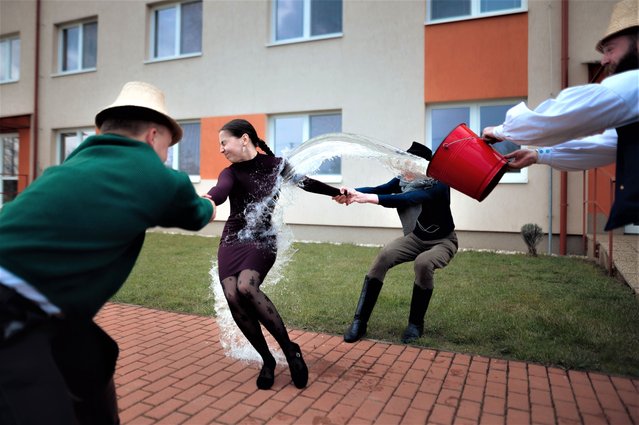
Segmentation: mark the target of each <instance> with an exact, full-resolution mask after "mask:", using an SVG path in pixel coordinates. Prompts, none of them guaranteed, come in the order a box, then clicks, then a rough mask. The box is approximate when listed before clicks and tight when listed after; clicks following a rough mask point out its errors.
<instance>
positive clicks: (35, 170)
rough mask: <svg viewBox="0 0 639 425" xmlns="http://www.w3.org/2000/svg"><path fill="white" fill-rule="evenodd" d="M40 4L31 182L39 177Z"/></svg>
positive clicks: (37, 22) (36, 51) (37, 21)
mask: <svg viewBox="0 0 639 425" xmlns="http://www.w3.org/2000/svg"><path fill="white" fill-rule="evenodd" d="M40 2H41V0H36V28H35V78H34V84H33V174H32V175H31V181H33V180H35V179H36V177H37V175H38V134H39V131H38V126H39V123H38V111H39V110H40V104H39V101H38V99H39V97H40V95H39V94H40Z"/></svg>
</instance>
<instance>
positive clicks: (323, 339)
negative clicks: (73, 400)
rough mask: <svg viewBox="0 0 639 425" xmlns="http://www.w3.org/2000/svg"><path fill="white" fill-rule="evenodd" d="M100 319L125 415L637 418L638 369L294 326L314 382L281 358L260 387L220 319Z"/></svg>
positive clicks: (186, 419) (304, 419)
mask: <svg viewBox="0 0 639 425" xmlns="http://www.w3.org/2000/svg"><path fill="white" fill-rule="evenodd" d="M97 321H98V323H100V324H101V325H102V326H103V327H104V328H105V329H106V330H107V332H109V334H111V335H112V336H113V337H114V338H115V340H116V341H117V342H118V343H119V345H120V349H121V352H120V359H119V361H118V366H117V371H116V377H115V379H116V385H117V391H118V398H119V407H120V416H121V419H122V423H123V424H124V425H127V424H135V425H138V424H140V425H142V424H167V425H173V424H193V425H196V424H198V425H199V424H239V423H241V424H314V425H330V424H373V423H375V424H426V423H428V424H442V425H444V424H517V425H519V424H611V425H624V424H634V425H639V379H628V378H623V377H616V376H608V375H604V374H601V373H588V372H578V371H572V370H569V371H565V370H563V369H558V368H551V367H544V366H540V365H537V364H530V363H524V362H518V361H506V360H499V359H491V358H487V357H482V356H472V355H467V354H457V353H450V352H445V351H436V350H429V349H421V348H417V347H412V346H406V345H393V344H388V343H383V342H376V341H372V340H364V341H359V342H357V343H355V344H345V343H344V342H343V341H342V338H341V336H331V335H325V334H317V333H311V332H301V331H297V330H292V331H291V332H290V334H291V338H292V339H293V340H294V341H296V342H297V343H299V344H300V345H301V346H302V350H303V352H304V357H305V359H306V362H307V363H308V366H309V369H310V376H309V384H308V386H307V387H306V388H305V389H303V390H298V389H296V388H295V386H293V384H292V383H291V379H290V374H289V372H288V369H287V368H286V367H285V365H284V366H278V368H277V371H276V374H277V375H276V378H275V385H274V386H273V388H272V389H271V390H270V391H259V390H257V389H256V386H255V378H256V377H257V373H258V372H259V367H260V365H258V364H253V363H248V364H247V363H246V362H241V361H237V360H235V359H232V358H229V357H227V356H225V354H224V351H223V349H222V347H221V345H220V343H219V341H218V333H219V329H218V326H217V323H216V322H215V319H214V318H210V317H200V316H193V315H185V314H176V313H168V312H163V311H157V310H152V309H147V308H142V307H137V306H131V305H121V304H107V305H106V306H105V307H104V309H103V310H102V311H101V312H100V314H99V315H98V317H97Z"/></svg>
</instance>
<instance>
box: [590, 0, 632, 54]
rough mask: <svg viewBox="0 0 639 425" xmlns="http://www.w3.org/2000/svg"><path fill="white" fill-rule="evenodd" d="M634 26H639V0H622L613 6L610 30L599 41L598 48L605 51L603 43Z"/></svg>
mask: <svg viewBox="0 0 639 425" xmlns="http://www.w3.org/2000/svg"><path fill="white" fill-rule="evenodd" d="M633 27H639V0H622V1H620V2H619V3H617V4H616V5H615V7H614V8H613V10H612V15H611V16H610V23H609V24H608V30H607V31H606V34H605V35H604V36H603V37H602V38H601V40H599V43H597V46H596V48H597V50H598V51H599V52H603V44H604V43H605V42H606V41H607V40H608V39H609V38H610V37H613V36H615V35H618V34H619V33H621V32H622V31H625V30H628V29H630V28H633Z"/></svg>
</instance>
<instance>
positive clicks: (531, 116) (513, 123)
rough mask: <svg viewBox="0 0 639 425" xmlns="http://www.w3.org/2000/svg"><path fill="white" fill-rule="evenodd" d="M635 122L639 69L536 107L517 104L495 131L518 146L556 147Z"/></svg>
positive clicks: (571, 89) (564, 92)
mask: <svg viewBox="0 0 639 425" xmlns="http://www.w3.org/2000/svg"><path fill="white" fill-rule="evenodd" d="M636 121H639V70H632V71H626V72H622V73H620V74H616V75H613V76H610V77H608V78H606V79H605V80H604V81H603V82H602V83H601V84H586V85H583V86H576V87H569V88H567V89H565V90H562V91H561V92H560V93H559V95H558V96H557V98H556V99H548V100H546V101H544V102H542V103H541V104H540V105H539V106H538V107H537V108H535V110H531V109H529V108H528V107H527V106H526V104H525V103H523V102H522V103H520V104H518V105H515V106H513V107H512V108H510V110H509V111H508V112H507V113H506V120H505V121H504V123H503V124H502V125H498V126H497V127H495V128H494V129H493V133H494V135H495V137H497V138H498V139H499V140H509V141H511V142H513V143H516V144H518V145H534V146H553V145H556V144H559V143H562V142H565V141H567V140H572V139H576V138H581V137H585V136H591V135H594V134H597V133H601V132H602V131H603V130H605V129H608V128H610V129H612V128H618V127H622V126H624V125H627V124H630V123H633V122H636Z"/></svg>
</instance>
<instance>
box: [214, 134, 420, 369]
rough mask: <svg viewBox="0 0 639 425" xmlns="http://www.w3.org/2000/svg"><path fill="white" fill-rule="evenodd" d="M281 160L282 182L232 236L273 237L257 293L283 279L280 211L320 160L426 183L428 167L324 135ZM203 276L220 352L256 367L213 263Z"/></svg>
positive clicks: (359, 140) (284, 229)
mask: <svg viewBox="0 0 639 425" xmlns="http://www.w3.org/2000/svg"><path fill="white" fill-rule="evenodd" d="M284 156H285V158H286V161H287V162H288V164H289V165H290V168H289V169H287V171H286V173H284V176H283V177H282V176H280V177H278V179H277V181H276V184H275V186H274V188H273V192H272V193H271V195H270V196H268V197H267V198H266V199H265V200H264V201H262V202H260V203H256V204H253V205H251V206H249V209H248V210H247V211H246V215H247V227H246V228H245V229H243V230H242V231H241V232H240V234H239V235H238V238H239V239H240V240H243V241H247V240H253V239H254V238H255V235H260V236H262V237H263V236H277V250H278V255H277V259H276V260H275V264H274V265H273V267H272V268H271V270H270V272H269V273H268V275H267V276H266V279H265V281H264V283H263V284H262V286H261V288H262V289H266V288H268V287H270V286H273V285H276V284H277V283H278V282H279V281H280V280H281V279H282V278H283V277H284V270H285V269H286V266H287V264H288V263H289V261H291V258H292V256H293V254H294V250H293V249H292V242H293V234H292V232H291V230H290V228H289V227H288V226H287V225H286V224H285V223H284V209H285V207H286V206H288V205H291V204H292V203H293V202H294V200H295V197H296V194H297V193H298V192H299V190H300V189H299V188H298V187H297V186H296V183H297V182H298V181H299V179H300V177H303V176H312V175H313V174H315V173H316V172H317V170H318V169H319V168H320V166H321V165H322V163H323V162H324V161H326V160H329V159H332V158H336V157H341V158H344V157H357V158H364V159H374V160H376V161H378V162H379V163H380V164H381V165H382V166H383V167H384V168H386V169H388V170H390V171H391V172H392V173H395V174H398V175H399V174H406V173H410V174H413V175H414V176H415V177H417V178H427V177H426V167H427V165H428V162H427V161H426V160H425V159H423V158H420V157H418V156H415V155H412V154H409V153H408V152H405V151H403V150H401V149H399V148H397V147H395V146H391V145H388V144H385V143H382V142H380V141H376V140H373V139H370V138H368V137H365V136H361V135H356V134H349V133H329V134H325V135H322V136H318V137H315V138H312V139H310V140H308V141H307V142H305V143H303V144H301V145H300V146H298V147H297V148H295V149H293V150H291V151H289V152H286V153H285V155H284ZM282 165H284V163H283V164H282ZM280 171H281V170H280ZM278 175H279V173H278ZM327 202H328V200H327ZM268 218H270V220H271V226H264V222H265V220H267V219H268ZM209 274H210V276H211V291H212V292H213V296H214V300H215V312H216V319H217V323H218V327H219V329H220V344H221V345H222V347H223V348H224V352H225V353H226V355H227V356H229V357H233V358H235V359H238V360H243V361H247V362H250V361H259V362H261V358H260V356H259V354H258V353H257V352H256V351H255V349H254V348H253V347H252V346H251V345H250V344H249V342H248V341H247V340H246V338H245V337H244V335H242V333H241V332H240V330H239V328H238V327H237V325H236V324H235V322H234V321H233V317H232V316H231V312H230V309H229V307H228V304H227V302H226V299H225V298H224V294H223V292H222V285H221V283H220V280H219V275H218V269H217V261H213V265H212V267H211V270H210V272H209ZM276 307H277V306H276ZM263 331H264V335H265V336H266V337H267V342H268V343H269V347H270V348H271V352H272V353H273V355H274V357H275V360H276V361H277V362H278V363H279V364H285V363H286V358H285V356H284V354H283V353H282V351H281V350H280V349H279V347H278V346H277V344H276V343H275V341H274V340H273V338H272V337H271V336H270V334H269V333H268V331H266V330H265V329H263Z"/></svg>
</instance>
